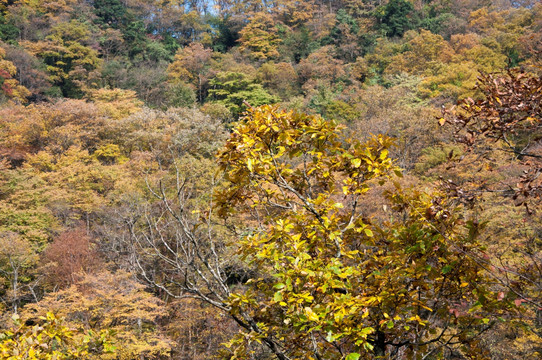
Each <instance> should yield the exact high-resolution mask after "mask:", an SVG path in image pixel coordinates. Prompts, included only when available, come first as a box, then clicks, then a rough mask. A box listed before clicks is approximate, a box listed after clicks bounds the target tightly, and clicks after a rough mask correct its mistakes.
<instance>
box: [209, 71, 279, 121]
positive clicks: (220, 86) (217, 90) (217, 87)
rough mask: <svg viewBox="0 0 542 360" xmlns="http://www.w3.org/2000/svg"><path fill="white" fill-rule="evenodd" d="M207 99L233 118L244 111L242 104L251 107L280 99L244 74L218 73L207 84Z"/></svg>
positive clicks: (244, 107)
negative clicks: (220, 105) (218, 105)
mask: <svg viewBox="0 0 542 360" xmlns="http://www.w3.org/2000/svg"><path fill="white" fill-rule="evenodd" d="M209 83H210V86H211V88H210V89H209V97H210V98H211V99H213V101H215V102H217V103H219V104H223V105H224V106H226V107H227V108H228V109H229V110H230V111H231V113H232V115H233V116H234V117H237V116H239V114H241V112H242V111H243V110H244V109H246V106H245V105H244V104H243V102H247V103H249V104H250V105H252V106H259V105H263V104H269V103H276V102H278V101H279V100H280V99H279V98H278V97H276V96H273V95H270V94H269V93H268V92H267V91H266V90H265V89H264V88H263V87H262V85H261V84H258V83H256V82H254V80H252V79H251V78H250V77H248V76H247V75H246V74H243V73H238V72H231V71H228V72H219V73H218V74H217V75H216V76H215V77H214V78H213V79H211V81H210V82H209Z"/></svg>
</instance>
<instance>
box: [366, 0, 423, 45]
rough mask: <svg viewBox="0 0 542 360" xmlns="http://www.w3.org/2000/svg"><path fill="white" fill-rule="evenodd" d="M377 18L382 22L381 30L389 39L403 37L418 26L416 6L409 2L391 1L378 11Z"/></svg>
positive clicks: (405, 0)
mask: <svg viewBox="0 0 542 360" xmlns="http://www.w3.org/2000/svg"><path fill="white" fill-rule="evenodd" d="M375 16H376V18H377V19H378V20H379V21H380V29H381V30H382V31H383V32H384V34H386V36H388V37H395V36H402V35H403V34H404V33H405V32H406V31H408V30H411V29H414V28H415V27H416V25H417V16H416V13H415V11H414V5H412V3H411V2H410V1H408V0H390V1H389V2H388V3H387V4H386V5H384V6H382V7H380V8H378V9H376V11H375Z"/></svg>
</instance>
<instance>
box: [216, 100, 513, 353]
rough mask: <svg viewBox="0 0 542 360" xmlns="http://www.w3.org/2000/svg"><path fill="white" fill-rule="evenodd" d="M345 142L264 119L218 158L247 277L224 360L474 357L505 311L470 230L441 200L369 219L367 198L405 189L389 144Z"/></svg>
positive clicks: (287, 118)
mask: <svg viewBox="0 0 542 360" xmlns="http://www.w3.org/2000/svg"><path fill="white" fill-rule="evenodd" d="M340 131H341V127H340V126H339V125H336V124H335V123H333V122H327V121H325V120H323V119H322V118H320V117H317V116H309V115H305V114H301V113H295V112H286V111H280V110H278V108H276V107H271V106H263V107H260V108H256V109H251V110H250V111H249V112H248V114H247V115H246V116H245V117H244V118H243V119H242V120H241V121H240V122H239V124H238V125H237V127H235V128H234V130H233V133H232V135H231V138H230V140H229V141H228V142H227V143H226V145H225V148H224V149H223V150H222V151H221V152H220V154H219V164H220V166H221V168H222V170H223V171H224V173H225V177H226V181H227V183H226V185H225V189H224V190H223V191H222V192H220V193H219V195H218V198H217V201H218V203H219V210H220V211H221V214H222V215H224V216H228V215H232V214H235V213H237V214H240V215H241V216H242V219H243V221H242V223H243V225H242V226H244V229H243V232H244V234H245V235H243V236H242V238H241V239H240V243H239V250H238V252H239V254H240V256H241V258H242V259H244V260H245V261H246V262H248V264H250V266H251V271H252V274H253V275H252V276H250V279H249V280H248V281H247V282H246V284H245V288H244V290H243V291H239V290H238V291H234V292H232V294H230V296H229V298H228V300H227V301H226V305H227V308H228V311H229V313H230V315H231V316H232V317H233V318H234V319H235V320H236V321H237V323H238V324H239V325H240V326H241V328H242V331H241V332H240V334H239V336H237V337H235V338H234V339H233V340H232V341H231V342H230V343H229V344H228V346H229V352H228V354H227V356H228V357H229V358H233V359H246V358H249V357H250V352H251V346H250V344H251V343H263V344H265V345H266V346H267V347H268V348H269V350H270V351H271V352H272V353H273V354H274V355H275V356H276V357H277V358H278V359H282V360H286V359H348V360H355V359H361V358H363V359H374V358H375V356H377V357H384V356H385V357H394V356H398V354H402V355H401V356H403V358H412V359H418V358H422V357H428V356H437V357H438V356H442V355H445V354H446V353H447V352H451V351H454V352H459V353H463V354H474V353H476V352H477V353H478V354H479V355H480V354H482V353H481V352H480V350H478V349H477V347H476V343H477V335H478V334H480V333H481V332H483V331H484V330H486V329H487V328H489V327H490V326H491V324H492V318H491V314H490V311H491V312H492V313H494V312H498V309H499V308H501V307H502V306H504V305H505V302H504V301H498V299H497V297H496V295H495V294H493V293H492V292H491V291H490V290H489V286H488V281H487V279H485V278H484V275H483V274H482V268H481V267H480V266H479V265H478V263H477V262H476V261H475V260H474V259H475V256H474V254H475V253H477V252H478V251H480V249H479V247H478V245H477V243H476V234H477V232H478V231H479V228H478V227H477V225H476V224H473V223H469V222H467V223H466V224H467V226H466V227H465V226H463V224H464V222H463V221H462V220H461V219H459V218H458V217H457V216H456V215H454V214H453V212H452V211H450V210H448V209H447V207H446V199H445V198H443V197H440V196H439V195H438V194H427V193H424V192H419V191H414V190H413V191H404V190H401V189H400V187H399V186H398V185H397V189H396V190H394V191H391V192H390V193H389V194H388V196H387V197H388V200H389V201H390V205H391V206H390V209H388V214H389V219H380V220H377V219H376V218H371V214H368V213H367V211H366V209H365V206H362V205H361V204H363V201H364V198H365V197H366V196H367V193H368V192H369V191H371V190H372V189H373V188H375V187H377V186H378V185H379V184H383V183H385V182H388V181H390V179H392V178H393V177H394V175H393V173H394V172H395V173H396V176H400V172H399V170H398V169H397V168H396V167H395V166H394V164H393V161H392V160H391V159H390V158H389V156H388V149H389V147H390V146H391V145H392V140H391V139H390V138H388V137H386V136H378V137H373V138H372V139H371V140H370V141H368V142H366V143H358V142H354V141H348V140H344V139H341V137H340ZM247 224H249V226H250V227H249V228H247Z"/></svg>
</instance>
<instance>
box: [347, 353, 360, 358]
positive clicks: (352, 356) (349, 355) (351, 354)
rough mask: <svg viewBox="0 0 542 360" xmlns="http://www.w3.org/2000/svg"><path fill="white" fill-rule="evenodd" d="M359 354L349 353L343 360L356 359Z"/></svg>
mask: <svg viewBox="0 0 542 360" xmlns="http://www.w3.org/2000/svg"><path fill="white" fill-rule="evenodd" d="M360 356H361V355H360V354H358V353H350V354H348V355H347V356H346V357H345V360H358V359H359V357H360Z"/></svg>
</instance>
